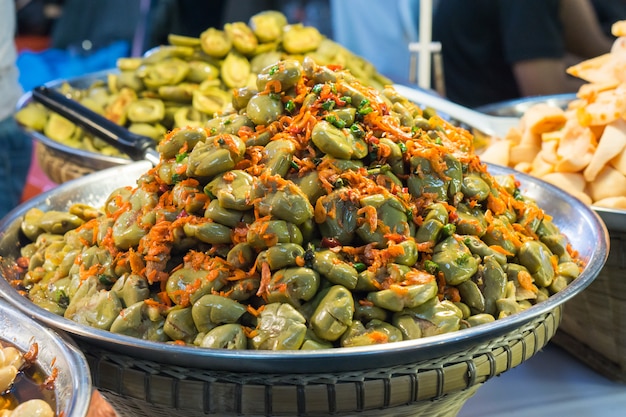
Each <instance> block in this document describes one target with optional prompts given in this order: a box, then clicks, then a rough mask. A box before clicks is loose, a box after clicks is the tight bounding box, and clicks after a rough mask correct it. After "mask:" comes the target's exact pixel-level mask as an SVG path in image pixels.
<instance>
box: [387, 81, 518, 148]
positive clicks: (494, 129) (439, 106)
mask: <svg viewBox="0 0 626 417" xmlns="http://www.w3.org/2000/svg"><path fill="white" fill-rule="evenodd" d="M393 87H394V88H395V89H396V91H397V92H398V93H400V95H402V96H404V97H406V98H408V99H409V100H411V101H412V102H414V103H416V104H418V105H422V106H427V107H430V108H432V109H434V110H436V111H437V113H439V114H442V116H447V117H449V118H451V119H454V120H456V121H459V122H461V123H465V124H466V125H467V126H469V127H471V128H473V129H476V130H479V131H481V132H482V133H484V134H486V135H488V136H496V137H499V138H504V136H505V135H506V134H507V132H508V131H509V129H511V128H512V127H515V126H517V125H518V124H519V118H517V117H504V116H491V115H489V114H485V113H481V112H479V111H476V110H472V109H470V108H467V107H464V106H461V105H460V104H456V103H453V102H451V101H449V100H446V99H444V98H441V97H438V96H436V95H433V94H430V93H428V92H426V91H423V90H418V89H415V88H411V87H407V86H405V85H400V84H395V85H394V86H393Z"/></svg>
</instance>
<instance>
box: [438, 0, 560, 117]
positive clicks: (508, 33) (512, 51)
mask: <svg viewBox="0 0 626 417" xmlns="http://www.w3.org/2000/svg"><path fill="white" fill-rule="evenodd" d="M559 2H560V0H439V2H438V6H437V9H436V10H435V13H434V16H433V40H436V41H439V42H441V45H442V51H441V53H442V57H443V71H444V77H445V83H446V96H447V97H448V98H449V99H450V100H452V101H455V102H457V103H460V104H463V105H465V106H468V107H477V106H481V105H483V104H488V103H495V102H499V101H504V100H510V99H514V98H518V97H520V92H519V89H518V87H517V83H516V81H515V77H514V76H513V71H512V65H513V64H514V63H515V62H518V61H523V60H529V59H539V58H561V57H563V56H564V55H565V45H564V40H563V36H562V27H561V22H560V20H559Z"/></svg>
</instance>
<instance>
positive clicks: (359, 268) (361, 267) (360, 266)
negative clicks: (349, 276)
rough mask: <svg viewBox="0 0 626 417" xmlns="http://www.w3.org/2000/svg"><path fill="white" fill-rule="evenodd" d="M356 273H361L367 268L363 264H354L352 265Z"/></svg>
mask: <svg viewBox="0 0 626 417" xmlns="http://www.w3.org/2000/svg"><path fill="white" fill-rule="evenodd" d="M352 266H353V267H354V269H356V272H363V271H365V270H366V269H367V266H366V265H365V264H364V263H363V262H355V263H354V264H353V265H352Z"/></svg>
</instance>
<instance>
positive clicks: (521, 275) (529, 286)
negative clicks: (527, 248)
mask: <svg viewBox="0 0 626 417" xmlns="http://www.w3.org/2000/svg"><path fill="white" fill-rule="evenodd" d="M533 281H534V280H533V277H532V275H530V274H529V273H528V272H527V271H519V272H518V274H517V282H518V283H519V285H520V287H522V288H524V289H525V290H529V291H532V292H537V291H539V289H538V288H537V287H536V286H535V284H534V283H533Z"/></svg>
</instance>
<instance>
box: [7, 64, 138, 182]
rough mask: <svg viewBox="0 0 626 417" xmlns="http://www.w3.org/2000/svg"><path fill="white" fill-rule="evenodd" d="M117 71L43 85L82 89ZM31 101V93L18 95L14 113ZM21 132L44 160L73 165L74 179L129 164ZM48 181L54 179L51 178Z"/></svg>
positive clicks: (123, 160)
mask: <svg viewBox="0 0 626 417" xmlns="http://www.w3.org/2000/svg"><path fill="white" fill-rule="evenodd" d="M117 72H119V71H118V70H117V69H116V68H112V69H107V70H102V71H98V72H94V73H91V74H87V75H83V76H79V77H74V78H70V79H58V80H53V81H50V82H48V83H46V84H44V85H45V86H46V87H49V88H52V89H59V88H61V86H62V85H64V84H68V85H70V86H71V87H72V88H75V89H80V90H83V89H87V88H89V87H91V86H92V85H93V84H94V83H95V82H98V81H102V82H106V80H107V75H108V74H114V73H117ZM32 101H33V98H32V93H31V92H27V93H25V94H24V95H22V97H20V99H19V101H18V103H17V110H20V109H22V108H24V107H26V106H27V105H28V104H29V103H31V102H32ZM23 128H24V127H23ZM24 130H25V131H26V132H27V133H28V134H29V135H30V136H31V137H32V138H33V139H34V140H35V141H36V143H37V144H40V145H41V148H42V149H41V150H43V151H44V153H45V157H48V158H57V159H58V160H59V161H62V162H64V163H66V164H67V163H69V164H75V165H76V170H77V171H83V172H80V174H77V175H76V177H78V176H82V175H81V174H88V173H91V172H93V171H99V170H101V169H106V168H110V167H113V166H118V165H126V164H129V163H131V162H132V161H131V159H130V158H126V157H121V156H109V155H105V154H102V153H98V152H92V151H89V150H86V149H79V148H73V147H71V146H67V145H65V144H63V143H60V142H57V141H56V140H53V139H50V138H49V137H47V136H46V135H44V134H43V133H42V132H38V131H36V130H33V129H28V128H24ZM37 151H39V150H37ZM44 165H45V164H44ZM42 168H44V167H42ZM44 171H45V172H46V174H52V175H49V176H54V173H50V172H48V170H45V169H44ZM51 179H52V180H55V178H51ZM70 179H73V178H70ZM56 182H64V181H56Z"/></svg>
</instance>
